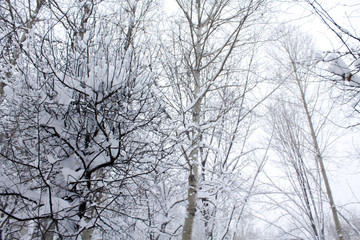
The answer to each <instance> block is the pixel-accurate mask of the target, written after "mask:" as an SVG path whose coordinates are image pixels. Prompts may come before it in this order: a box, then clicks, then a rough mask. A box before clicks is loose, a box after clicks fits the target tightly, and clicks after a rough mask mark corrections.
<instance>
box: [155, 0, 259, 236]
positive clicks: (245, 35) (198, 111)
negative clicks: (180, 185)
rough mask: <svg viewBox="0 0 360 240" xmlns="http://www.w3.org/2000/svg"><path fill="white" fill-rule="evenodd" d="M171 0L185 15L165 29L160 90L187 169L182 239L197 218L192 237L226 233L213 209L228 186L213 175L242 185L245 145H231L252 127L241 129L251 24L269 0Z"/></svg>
mask: <svg viewBox="0 0 360 240" xmlns="http://www.w3.org/2000/svg"><path fill="white" fill-rule="evenodd" d="M176 2H177V6H178V9H179V11H180V12H181V14H182V17H181V18H178V20H176V21H177V23H178V24H177V26H176V28H175V27H172V29H171V30H170V34H169V35H168V37H169V38H168V39H171V40H169V41H168V40H167V38H162V44H163V46H164V49H163V54H162V55H163V60H162V61H163V66H164V70H163V71H164V74H165V76H164V79H163V84H162V86H160V89H161V91H162V92H163V96H164V98H165V101H166V104H167V106H168V107H167V108H166V113H167V115H168V117H169V118H170V119H171V122H172V124H173V125H174V126H175V127H176V128H175V132H176V137H174V138H176V142H177V143H178V147H179V151H178V152H179V154H180V155H181V158H182V159H183V160H184V162H182V163H179V164H180V166H181V167H183V168H185V169H186V171H187V173H186V174H187V190H186V191H187V196H185V199H186V204H187V205H186V216H185V220H184V223H183V231H182V239H192V237H193V236H194V234H195V233H194V228H196V227H195V224H196V223H195V221H196V219H197V218H198V219H199V221H200V222H202V224H203V225H202V226H201V227H197V229H199V231H197V233H196V236H199V237H200V236H202V237H204V238H207V239H217V238H221V237H223V234H224V233H223V232H221V231H219V229H221V227H219V226H220V225H221V224H223V223H224V221H222V223H221V224H220V225H216V222H217V220H216V218H218V219H221V218H220V215H221V214H220V212H221V211H217V210H216V209H218V210H220V209H221V207H225V205H226V204H224V205H222V204H220V206H217V201H219V199H220V198H222V197H224V199H226V197H225V196H227V194H228V193H226V191H225V189H224V195H222V194H221V190H220V191H218V188H217V187H216V185H215V184H211V183H210V182H211V181H214V182H216V181H221V180H220V179H227V180H226V181H228V182H227V183H226V184H229V185H232V184H233V185H232V186H233V187H234V188H236V189H237V190H238V192H239V194H240V193H241V192H242V191H241V190H240V189H241V188H242V187H243V185H242V183H243V180H240V179H241V178H240V177H239V176H240V174H239V172H237V173H234V174H232V172H236V171H238V170H239V168H240V165H241V163H243V162H242V160H243V158H242V157H244V156H243V155H241V154H240V153H239V154H238V155H237V156H235V157H234V155H233V154H234V153H235V152H236V151H238V152H241V151H243V150H244V151H246V150H245V149H247V146H246V144H245V143H244V145H243V146H245V147H244V148H243V149H240V150H239V149H237V148H236V147H235V146H237V144H238V143H239V142H240V141H241V140H245V139H246V137H244V139H240V138H239V134H240V132H243V133H244V135H243V136H249V135H250V134H251V132H252V128H251V127H249V128H248V130H249V131H248V132H247V133H246V129H247V127H248V125H247V124H249V122H248V121H251V120H250V119H246V118H245V117H246V116H247V113H248V111H249V109H246V110H245V106H246V104H247V102H246V101H245V95H246V94H247V93H248V92H249V91H250V90H251V89H253V88H254V86H255V85H256V83H257V81H258V79H259V78H258V77H257V76H256V75H255V74H254V73H253V72H252V70H251V68H252V67H254V66H253V65H254V62H253V60H254V58H255V55H256V54H255V52H256V50H255V49H256V47H254V46H255V45H256V44H253V43H256V42H257V40H259V39H261V37H260V35H259V33H258V32H257V31H256V30H258V29H256V28H255V25H256V24H257V23H260V20H259V19H260V16H261V14H262V13H264V6H265V3H266V2H265V1H261V0H260V1H239V2H236V1H206V0H205V1H203V0H196V1H182V0H178V1H176ZM258 21H259V22H258ZM253 50H254V51H253ZM249 108H250V107H249ZM244 119H246V120H244ZM242 153H243V154H244V155H245V153H244V152H242ZM240 156H241V157H240ZM245 158H246V157H244V159H245ZM175 159H177V158H175ZM177 161H178V162H180V161H181V160H177ZM223 181H225V180H223ZM224 184H225V183H224ZM216 189H217V190H216ZM224 199H223V200H224ZM223 203H224V202H223ZM229 204H230V203H229ZM230 205H231V204H230ZM228 207H229V206H228V205H226V207H225V208H226V209H228ZM222 213H224V212H222ZM222 217H223V218H224V219H227V221H225V222H227V223H228V221H230V222H231V221H232V220H229V219H228V217H225V216H224V215H223V216H222ZM232 217H233V216H232ZM232 217H230V218H232ZM234 218H235V217H234ZM200 219H201V220H200ZM218 224H219V222H218ZM216 226H217V227H216ZM200 229H204V233H201V231H200ZM225 229H226V227H225ZM199 234H200V235H199ZM202 234H203V235H202ZM227 234H229V235H231V234H232V233H231V232H226V234H225V235H227Z"/></svg>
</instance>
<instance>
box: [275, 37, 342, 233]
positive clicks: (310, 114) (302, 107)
mask: <svg viewBox="0 0 360 240" xmlns="http://www.w3.org/2000/svg"><path fill="white" fill-rule="evenodd" d="M282 34H283V40H280V42H279V46H280V48H281V49H282V50H283V51H284V55H281V54H278V53H277V54H273V56H274V59H276V61H277V62H278V63H279V65H280V66H282V67H280V69H281V72H282V73H280V75H281V76H282V77H283V78H286V79H288V81H287V82H288V83H287V84H284V86H285V87H286V89H287V90H286V91H287V92H291V93H292V94H293V96H294V97H295V98H294V99H293V98H292V97H289V98H288V99H282V100H281V101H283V102H290V103H291V104H294V105H293V108H295V109H298V112H299V113H301V116H302V117H300V118H299V120H296V119H294V117H295V116H296V115H298V113H293V114H289V113H287V108H284V109H282V110H281V109H280V111H279V113H278V115H279V116H281V117H279V118H277V119H276V120H275V121H274V122H276V123H275V127H276V129H277V134H278V139H279V144H280V146H281V147H280V149H281V150H279V152H284V153H286V154H289V156H286V158H287V159H288V160H289V163H290V164H291V165H292V166H293V170H294V171H295V174H296V176H297V180H296V181H297V182H298V184H299V191H300V193H299V195H300V196H301V198H302V201H303V204H304V211H305V212H306V215H307V216H308V220H309V223H311V229H312V232H313V236H314V239H324V236H323V233H322V232H323V226H322V227H321V225H324V223H321V222H323V220H322V217H321V211H322V210H321V208H322V207H321V204H320V205H318V206H316V204H319V201H320V202H321V199H322V197H321V196H320V198H319V197H316V198H318V200H316V201H314V196H315V195H314V194H317V195H319V194H320V195H321V188H322V187H324V188H325V192H326V197H327V201H328V203H329V206H330V209H331V212H332V218H333V221H334V223H335V228H336V231H337V234H338V239H344V237H343V234H342V228H341V223H340V219H339V215H338V212H337V206H336V204H335V200H334V197H333V194H332V191H331V186H330V180H329V178H328V174H327V171H326V168H325V163H324V161H325V157H324V148H325V145H323V147H321V143H320V140H319V139H320V136H321V134H322V132H323V131H324V128H325V126H326V123H327V121H328V118H329V116H330V113H331V111H332V106H330V105H329V106H326V107H324V106H321V105H323V104H324V103H323V101H322V100H321V97H322V96H326V95H325V94H326V93H322V92H323V89H326V84H325V83H321V82H316V81H314V79H315V76H314V75H313V74H312V72H313V69H315V66H316V61H317V59H316V57H315V54H314V52H313V51H312V50H311V41H310V40H309V38H307V37H306V36H305V37H302V36H301V34H299V33H298V32H297V31H295V32H291V30H290V31H288V30H284V31H283V32H282ZM305 46H306V47H305ZM309 46H310V47H309ZM290 108H291V107H290ZM321 108H325V110H321ZM320 111H325V112H324V113H320ZM300 119H302V121H303V123H302V122H301V121H300ZM304 134H306V135H307V136H304ZM306 142H308V143H309V144H310V145H309V146H306V144H304V143H306ZM306 151H310V153H311V157H312V158H313V159H314V161H315V165H313V166H315V168H314V167H313V169H315V170H316V172H315V173H314V172H313V173H312V171H310V169H311V168H309V167H307V166H310V165H307V164H306V162H305V159H306V154H305V152H306ZM311 179H312V180H311ZM310 182H312V183H310ZM319 182H321V183H320V184H319ZM322 183H323V185H324V186H322ZM313 184H315V186H314V187H315V188H314V189H316V190H315V191H314V190H312V187H311V185H313ZM315 202H317V203H316V204H315ZM319 214H320V215H319ZM314 216H316V218H317V219H318V220H316V221H315V217H314ZM319 221H320V222H319ZM316 222H317V223H316Z"/></svg>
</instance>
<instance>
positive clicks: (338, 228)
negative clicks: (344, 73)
mask: <svg viewBox="0 0 360 240" xmlns="http://www.w3.org/2000/svg"><path fill="white" fill-rule="evenodd" d="M291 64H292V67H293V70H294V73H295V78H296V83H297V86H298V87H299V91H300V95H301V101H302V105H303V107H304V110H305V113H306V117H307V121H308V125H309V129H310V134H311V138H312V141H313V147H314V150H315V154H316V159H317V162H318V164H319V166H320V171H321V175H322V178H323V180H324V183H325V188H326V193H327V196H328V198H329V203H330V207H331V211H332V215H333V219H334V223H335V227H336V232H337V235H338V239H339V240H344V236H343V234H342V228H341V223H340V219H339V215H338V212H337V209H336V206H335V201H334V198H333V195H332V191H331V187H330V183H329V179H328V177H327V174H326V169H325V166H324V161H323V157H322V154H321V150H320V147H319V143H318V140H317V138H316V133H315V129H314V125H313V122H312V118H311V114H310V111H309V108H308V105H307V102H306V99H305V92H304V90H303V88H302V87H301V83H300V78H299V77H298V75H297V68H296V65H295V63H294V61H292V62H291Z"/></svg>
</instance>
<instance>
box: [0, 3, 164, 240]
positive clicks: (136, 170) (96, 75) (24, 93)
mask: <svg viewBox="0 0 360 240" xmlns="http://www.w3.org/2000/svg"><path fill="white" fill-rule="evenodd" d="M18 2H19V1H18ZM23 2H24V3H23V4H24V5H25V6H26V2H27V1H23ZM40 2H41V1H40ZM18 4H20V3H18ZM36 4H39V1H36V2H35V1H34V2H31V3H30V5H29V8H30V6H31V7H32V6H33V5H36ZM149 4H151V1H142V2H138V1H128V2H121V3H114V2H112V1H95V0H87V1H69V2H60V1H46V6H47V8H46V9H44V10H43V11H42V12H41V13H42V14H41V16H40V15H39V16H35V17H34V18H35V19H36V20H39V22H38V24H36V25H33V26H32V27H31V28H30V27H28V28H26V29H24V31H25V32H26V38H25V39H24V40H23V39H21V36H17V35H15V36H13V37H14V41H15V44H13V45H12V46H15V47H14V48H16V49H15V50H14V51H13V53H14V54H17V55H16V62H15V63H14V65H13V66H12V67H11V68H9V69H8V70H6V72H5V73H7V76H5V77H6V78H4V79H5V80H4V81H6V82H5V83H6V86H5V88H4V99H3V101H2V105H1V116H2V117H1V128H2V129H1V132H2V133H3V139H2V144H1V149H2V150H1V154H0V159H1V165H2V170H1V180H0V181H1V191H0V196H1V200H0V201H1V204H0V205H1V212H2V218H1V220H2V221H3V223H4V224H3V223H2V224H1V226H2V234H3V236H6V238H11V239H17V238H21V239H25V238H29V239H37V238H41V239H44V238H46V239H52V238H76V237H77V236H78V235H79V234H81V235H82V239H91V237H92V235H94V231H93V230H95V231H96V233H97V234H102V233H101V232H108V233H111V232H116V233H117V234H118V235H117V237H118V238H126V237H124V236H126V234H127V233H126V231H125V229H127V228H130V227H131V226H135V225H136V221H141V219H142V209H141V207H142V199H141V198H140V197H139V196H141V195H139V194H140V192H141V189H142V188H145V187H146V185H145V184H144V182H145V183H146V177H145V176H146V175H148V174H150V173H151V172H153V171H154V170H155V168H156V165H157V164H158V162H159V161H160V159H161V158H163V157H164V154H166V151H165V150H164V149H163V148H162V147H163V144H164V141H163V140H164V139H163V137H162V135H161V134H160V133H159V131H157V126H158V125H159V121H160V120H159V118H158V116H159V115H160V104H159V102H158V100H157V97H156V95H155V93H154V91H153V86H154V75H153V74H152V73H151V72H150V70H149V69H148V68H147V65H148V64H147V60H146V58H145V46H139V40H138V38H137V34H139V31H140V30H141V28H142V27H143V25H141V24H143V23H144V16H145V13H146V11H147V10H148V9H149ZM36 6H37V5H36ZM21 7H22V5H19V8H18V9H15V8H13V9H12V10H13V11H15V10H16V11H19V12H21V11H26V10H27V9H22V8H21ZM7 10H8V9H6V8H3V9H2V11H4V12H6V11H7ZM8 14H9V15H11V13H10V12H8ZM3 20H4V19H3ZM13 59H14V58H13ZM160 150H161V151H160ZM137 205H138V206H137ZM129 206H132V207H133V208H130V207H129ZM120 233H121V234H125V235H121V234H120Z"/></svg>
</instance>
